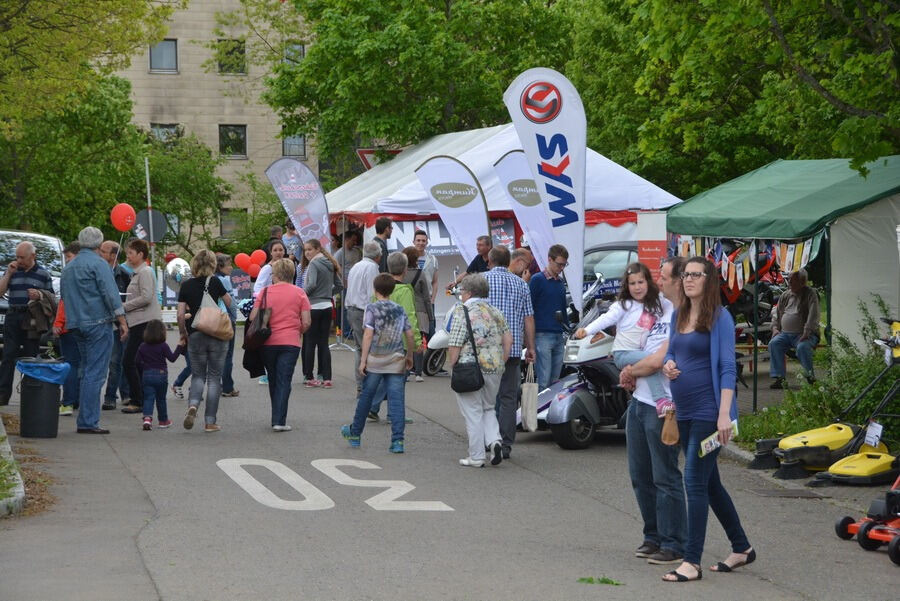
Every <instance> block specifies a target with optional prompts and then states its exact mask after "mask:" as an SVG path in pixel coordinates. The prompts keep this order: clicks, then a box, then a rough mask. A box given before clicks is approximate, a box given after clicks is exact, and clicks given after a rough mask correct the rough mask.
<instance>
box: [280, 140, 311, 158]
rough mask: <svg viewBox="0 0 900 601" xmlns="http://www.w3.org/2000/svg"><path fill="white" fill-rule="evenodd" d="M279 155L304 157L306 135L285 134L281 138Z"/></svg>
mask: <svg viewBox="0 0 900 601" xmlns="http://www.w3.org/2000/svg"><path fill="white" fill-rule="evenodd" d="M281 156H286V157H300V158H304V159H305V158H306V136H302V135H301V136H285V137H284V138H283V139H282V140H281Z"/></svg>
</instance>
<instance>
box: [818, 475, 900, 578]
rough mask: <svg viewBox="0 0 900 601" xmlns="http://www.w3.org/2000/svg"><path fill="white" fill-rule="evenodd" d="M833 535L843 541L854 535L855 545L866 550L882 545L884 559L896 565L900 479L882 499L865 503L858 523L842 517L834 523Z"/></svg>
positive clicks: (899, 550)
mask: <svg viewBox="0 0 900 601" xmlns="http://www.w3.org/2000/svg"><path fill="white" fill-rule="evenodd" d="M834 532H835V534H837V535H838V538H841V539H844V540H850V539H851V538H853V536H854V535H856V542H858V543H859V546H860V547H862V548H863V549H865V550H866V551H874V550H875V549H877V548H878V547H880V546H882V545H885V544H886V545H887V546H888V557H890V558H891V561H893V562H894V564H896V565H898V566H900V476H898V477H897V480H895V481H894V485H893V486H892V487H891V489H890V490H889V491H887V492H886V493H885V494H884V498H883V499H874V500H873V501H872V502H871V503H870V504H869V510H868V511H867V512H866V517H864V518H862V519H860V520H854V519H853V518H852V517H850V516H845V517H842V518H841V519H839V520H838V521H837V522H836V523H835V525H834Z"/></svg>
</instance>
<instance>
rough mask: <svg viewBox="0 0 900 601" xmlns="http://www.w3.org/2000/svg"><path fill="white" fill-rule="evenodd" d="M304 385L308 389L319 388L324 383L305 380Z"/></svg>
mask: <svg viewBox="0 0 900 601" xmlns="http://www.w3.org/2000/svg"><path fill="white" fill-rule="evenodd" d="M303 385H304V386H306V387H307V388H319V387H320V386H321V385H322V383H321V382H320V381H318V380H304V381H303Z"/></svg>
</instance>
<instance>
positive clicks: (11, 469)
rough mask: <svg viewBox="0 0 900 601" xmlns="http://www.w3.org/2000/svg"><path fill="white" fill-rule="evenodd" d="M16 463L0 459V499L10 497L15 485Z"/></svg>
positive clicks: (3, 458)
mask: <svg viewBox="0 0 900 601" xmlns="http://www.w3.org/2000/svg"><path fill="white" fill-rule="evenodd" d="M17 471H18V468H17V467H16V462H15V461H11V460H9V459H6V458H5V457H0V499H6V498H8V497H11V496H12V491H13V487H14V486H15V484H16V472H17Z"/></svg>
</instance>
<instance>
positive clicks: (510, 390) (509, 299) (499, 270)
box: [484, 246, 534, 459]
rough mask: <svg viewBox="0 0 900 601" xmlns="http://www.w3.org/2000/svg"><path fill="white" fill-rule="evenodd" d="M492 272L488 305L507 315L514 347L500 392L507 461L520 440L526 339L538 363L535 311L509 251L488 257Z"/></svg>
mask: <svg viewBox="0 0 900 601" xmlns="http://www.w3.org/2000/svg"><path fill="white" fill-rule="evenodd" d="M488 264H489V265H490V267H491V269H490V271H488V272H487V273H485V274H484V279H485V280H487V283H488V302H489V303H490V304H492V305H493V306H494V307H496V308H497V309H499V310H500V312H501V313H503V317H504V318H505V319H506V323H507V325H508V326H509V330H510V332H511V333H512V338H513V341H512V347H510V350H509V356H508V357H507V358H506V366H505V369H504V371H503V376H502V377H501V378H500V388H499V389H498V390H497V421H499V422H500V437H501V439H502V441H501V445H502V453H503V459H509V454H510V451H511V450H512V444H513V442H515V440H516V407H517V406H518V404H519V385H520V384H521V382H522V380H521V373H520V368H519V364H520V363H521V361H522V359H521V354H522V338H523V334H524V339H525V360H526V361H527V362H529V363H532V362H533V361H534V309H533V308H532V306H531V293H530V291H529V290H528V284H526V283H525V281H524V280H523V279H522V278H520V277H519V276H517V275H514V274H512V273H510V271H509V249H508V248H506V247H505V246H498V247H496V248H492V249H491V251H490V252H489V253H488Z"/></svg>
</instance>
